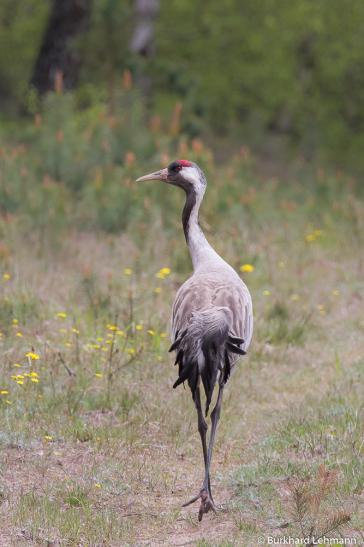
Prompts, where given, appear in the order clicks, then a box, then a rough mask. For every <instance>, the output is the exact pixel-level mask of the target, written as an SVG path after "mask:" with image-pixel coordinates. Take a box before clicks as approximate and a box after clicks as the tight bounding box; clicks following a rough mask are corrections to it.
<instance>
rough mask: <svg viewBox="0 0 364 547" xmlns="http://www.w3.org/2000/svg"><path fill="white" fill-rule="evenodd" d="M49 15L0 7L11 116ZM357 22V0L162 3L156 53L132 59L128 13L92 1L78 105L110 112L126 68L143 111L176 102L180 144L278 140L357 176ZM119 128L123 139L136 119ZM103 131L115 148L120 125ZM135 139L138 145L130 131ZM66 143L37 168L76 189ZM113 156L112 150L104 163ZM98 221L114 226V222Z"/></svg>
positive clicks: (3, 86)
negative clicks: (140, 83) (145, 99)
mask: <svg viewBox="0 0 364 547" xmlns="http://www.w3.org/2000/svg"><path fill="white" fill-rule="evenodd" d="M48 13H49V3H48V2H45V0H41V1H37V2H36V1H35V0H17V1H15V2H14V1H12V2H10V0H6V1H4V2H2V4H1V7H0V31H1V32H0V35H1V41H2V42H1V46H2V47H1V48H0V82H1V83H0V98H1V99H2V104H6V105H9V106H10V107H11V109H10V111H11V110H14V108H15V107H17V108H18V109H19V107H21V108H23V109H24V107H25V109H27V110H28V111H30V112H33V113H34V112H36V111H37V109H38V102H39V101H38V98H37V97H36V95H35V94H34V90H29V89H28V82H29V79H30V77H31V71H32V67H33V66H34V62H35V58H36V55H37V53H38V49H39V45H40V42H41V38H42V34H43V32H44V29H45V25H46V22H47V16H48ZM363 17H364V4H363V3H362V2H361V1H360V0H352V1H351V2H350V9H345V8H344V7H343V3H342V1H341V0H334V1H333V0H321V1H320V2H317V1H315V0H294V1H291V2H278V0H264V1H263V2H256V1H253V0H249V1H247V2H240V1H239V0H223V1H221V0H211V1H210V2H209V3H208V6H206V4H205V3H204V2H202V1H201V0H199V1H191V0H184V1H180V0H171V1H168V2H167V1H163V2H161V9H160V14H159V17H158V19H157V24H156V55H155V56H154V57H153V58H152V59H141V58H136V57H135V56H133V55H131V54H130V51H129V49H128V48H129V41H130V38H131V34H132V28H133V23H134V20H135V19H134V14H133V3H132V2H126V3H125V2H117V1H115V0H102V1H99V2H95V3H94V5H93V11H92V18H91V22H90V26H89V29H88V32H86V33H85V34H84V35H82V36H81V37H79V38H78V39H77V41H76V42H75V43H74V44H73V46H74V47H77V48H78V50H79V52H80V58H81V59H82V73H81V78H80V84H79V87H78V89H77V97H78V101H79V106H82V107H85V106H89V105H90V103H92V104H95V103H96V102H98V104H99V105H100V107H99V110H102V109H103V106H102V102H103V101H105V100H106V101H107V103H108V105H109V107H110V108H111V109H112V110H113V109H114V108H115V107H116V108H118V100H119V99H118V90H119V84H120V80H121V75H122V73H123V71H124V70H125V69H126V68H129V69H130V70H131V71H132V72H133V73H134V74H136V75H137V76H138V77H139V75H140V74H141V73H144V74H146V75H147V77H149V78H151V80H152V82H153V90H154V96H153V106H152V109H153V110H154V111H155V112H157V113H158V114H160V113H162V115H165V114H166V113H168V114H169V113H170V112H171V111H172V110H173V108H174V105H175V103H176V101H181V102H182V103H183V116H182V127H183V130H184V131H185V132H186V133H187V134H189V135H190V136H194V135H198V134H203V133H206V130H209V128H211V127H212V128H213V129H214V132H215V134H216V135H219V136H221V135H222V134H228V135H229V139H230V140H232V139H233V138H234V137H235V138H237V139H239V140H241V139H242V138H244V139H247V140H248V142H249V143H251V144H257V143H261V141H262V140H265V139H266V138H267V137H268V138H270V136H271V135H272V134H275V135H281V136H283V140H284V141H285V142H287V143H290V144H294V145H295V146H298V147H299V148H300V150H301V151H302V152H303V153H304V155H305V156H306V157H309V158H311V157H317V156H318V157H319V158H320V159H329V160H331V161H333V162H335V163H336V164H339V163H340V164H344V165H347V166H350V168H352V169H357V168H362V167H363V161H362V153H361V151H362V149H363V144H364V137H363V134H364V116H363V111H364V93H363V87H364V86H363V84H364V70H363V67H364V53H363V52H364V38H363V33H362V28H361V21H362V20H363ZM69 100H71V99H69ZM4 101H6V102H4ZM139 103H140V98H138V99H137V100H136V97H134V100H133V101H131V102H129V103H128V104H125V103H124V105H123V108H124V109H125V110H126V111H128V112H129V113H130V112H133V111H134V109H135V107H137V106H136V105H137V104H139ZM54 106H55V105H54V98H51V99H50V100H49V101H48V107H47V108H48V110H49V111H53V115H54V117H55V120H54V121H56V118H58V119H59V118H60V117H62V112H63V108H64V109H65V111H66V112H67V109H69V105H67V100H66V99H65V100H64V104H62V108H60V106H61V105H60V103H58V108H56V109H54ZM137 108H138V107H137ZM8 112H9V110H8ZM50 113H51V112H50ZM4 114H5V110H4ZM76 118H77V116H76ZM66 119H67V120H68V123H67V127H64V130H65V132H66V133H68V134H70V133H72V131H73V129H72V126H73V125H74V124H75V123H78V121H77V120H75V119H74V118H72V119H69V118H68V117H66ZM129 122H130V124H129V125H128V127H129V129H131V128H132V127H133V123H134V122H135V120H130V119H129ZM136 127H138V124H137V125H136ZM109 133H110V130H109V129H108V128H107V127H104V128H103V131H102V132H101V133H100V134H99V135H98V138H99V139H101V140H102V139H105V138H106V139H107V138H108V135H109ZM113 133H114V134H115V133H117V134H118V138H119V139H121V142H122V140H123V138H124V137H125V126H123V127H122V128H120V130H119V131H118V132H116V131H115V130H114V131H113ZM138 136H139V139H141V140H142V139H143V134H142V133H141V132H138ZM95 139H96V140H97V137H96V135H95ZM68 143H69V146H70V147H71V148H70V149H69V150H68V149H65V148H64V147H59V148H60V150H58V151H57V158H55V156H54V154H50V156H49V157H48V156H44V157H43V161H45V162H46V164H47V167H49V166H50V167H51V169H52V171H54V172H55V173H56V174H57V175H62V176H66V177H67V179H68V181H69V182H70V183H71V184H73V185H76V186H77V185H79V179H80V178H81V177H82V176H83V173H84V165H83V164H84V159H83V158H84V154H85V153H86V152H87V146H86V145H84V146H83V147H81V146H80V145H81V143H80V142H78V153H79V154H80V158H79V162H78V163H77V165H76V166H75V165H74V164H72V162H71V165H70V164H69V160H70V158H71V156H72V146H73V144H74V143H72V141H71V140H68ZM147 148H148V146H147ZM49 151H50V146H49V148H48V152H49ZM119 152H120V151H119ZM119 152H118V150H117V148H116V147H115V146H113V145H112V144H111V145H110V150H108V151H107V152H106V153H105V161H106V160H107V158H108V157H110V155H111V156H114V157H115V156H118V153H119ZM105 223H106V224H109V225H110V226H113V225H114V224H115V220H113V219H109V220H107V221H106V222H105Z"/></svg>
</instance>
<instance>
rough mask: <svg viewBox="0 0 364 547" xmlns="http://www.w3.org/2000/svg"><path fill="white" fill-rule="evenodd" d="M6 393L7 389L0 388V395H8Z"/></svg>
mask: <svg viewBox="0 0 364 547" xmlns="http://www.w3.org/2000/svg"><path fill="white" fill-rule="evenodd" d="M8 394H9V391H8V390H7V389H1V390H0V395H8Z"/></svg>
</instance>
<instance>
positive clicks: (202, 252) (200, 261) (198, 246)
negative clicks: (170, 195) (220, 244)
mask: <svg viewBox="0 0 364 547" xmlns="http://www.w3.org/2000/svg"><path fill="white" fill-rule="evenodd" d="M202 198H203V194H200V195H199V194H197V193H196V192H195V191H194V190H193V189H191V190H189V191H187V192H186V203H185V206H184V208H183V212H182V224H183V231H184V233H185V238H186V242H187V245H188V249H189V252H190V255H191V259H192V264H193V269H194V270H197V269H198V268H202V267H204V266H207V265H208V264H211V262H212V261H214V260H215V261H216V260H217V259H219V260H222V259H221V258H220V257H219V255H218V254H217V253H216V252H215V251H214V249H213V248H212V247H211V245H210V244H209V242H208V241H207V239H206V237H205V234H204V233H203V231H202V229H201V226H200V225H199V222H198V213H199V209H200V205H201V202H202Z"/></svg>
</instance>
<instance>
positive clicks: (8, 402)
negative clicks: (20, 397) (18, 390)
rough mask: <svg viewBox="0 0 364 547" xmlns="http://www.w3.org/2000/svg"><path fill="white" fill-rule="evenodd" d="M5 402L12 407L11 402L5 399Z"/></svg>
mask: <svg viewBox="0 0 364 547" xmlns="http://www.w3.org/2000/svg"><path fill="white" fill-rule="evenodd" d="M5 402H6V404H7V405H12V404H13V403H12V402H11V401H9V399H5Z"/></svg>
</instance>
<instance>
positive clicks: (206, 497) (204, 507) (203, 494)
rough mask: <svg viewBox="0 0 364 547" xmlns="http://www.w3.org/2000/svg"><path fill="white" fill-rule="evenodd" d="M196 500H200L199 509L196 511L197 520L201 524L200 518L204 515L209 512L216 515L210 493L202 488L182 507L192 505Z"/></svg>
mask: <svg viewBox="0 0 364 547" xmlns="http://www.w3.org/2000/svg"><path fill="white" fill-rule="evenodd" d="M198 499H200V500H201V504H200V509H199V511H198V520H199V521H200V522H201V520H202V517H203V516H204V514H205V513H208V512H209V511H213V512H214V513H216V507H215V504H214V500H213V499H212V496H211V492H209V490H208V489H206V488H202V489H201V490H200V492H199V493H198V494H197V496H195V497H194V498H192V499H191V500H189V501H187V502H186V503H184V504H183V505H182V507H187V506H188V505H191V503H194V502H195V501H197V500H198Z"/></svg>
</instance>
